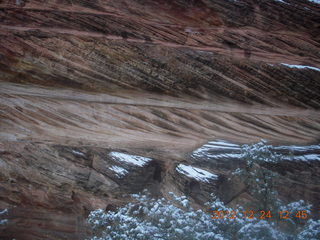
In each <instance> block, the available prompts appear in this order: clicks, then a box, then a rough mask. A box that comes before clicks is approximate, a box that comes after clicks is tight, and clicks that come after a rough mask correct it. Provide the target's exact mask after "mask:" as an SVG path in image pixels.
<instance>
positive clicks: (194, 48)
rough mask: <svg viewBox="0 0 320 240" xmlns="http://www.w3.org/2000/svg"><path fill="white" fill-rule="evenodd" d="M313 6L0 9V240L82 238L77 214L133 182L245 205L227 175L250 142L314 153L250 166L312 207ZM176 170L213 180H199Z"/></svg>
mask: <svg viewBox="0 0 320 240" xmlns="http://www.w3.org/2000/svg"><path fill="white" fill-rule="evenodd" d="M319 9H320V5H319V4H317V3H315V2H311V1H298V0H288V1H285V2H283V1H272V0H264V1H256V0H238V1H231V0H230V1H227V0H217V1H211V0H201V1H185V0H179V1H178V0H177V1H167V0H161V1H149V0H117V1H116V0H114V1H85V0H81V1H78V0H72V1H65V0H61V1H60V0H59V1H42V0H41V1H40V0H39V1H37V0H28V1H13V0H12V1H2V2H0V141H1V142H0V209H8V212H7V213H5V214H4V215H1V216H0V218H1V219H2V218H3V219H8V223H7V224H5V225H0V238H1V239H12V238H16V239H33V240H34V239H35V240H36V239H83V238H85V236H86V234H87V229H86V227H85V222H84V219H85V217H86V216H87V214H88V212H89V211H90V210H93V209H96V208H102V209H106V210H110V209H115V207H116V206H119V205H121V204H123V203H125V202H127V201H130V200H131V198H130V197H129V196H128V194H129V193H133V192H137V191H140V190H142V189H144V188H146V189H149V191H150V192H152V193H153V194H154V195H155V196H167V193H168V192H169V191H173V192H175V193H178V194H189V195H190V196H191V197H192V199H193V204H195V205H197V206H198V207H201V205H202V204H203V202H205V201H206V200H207V199H208V198H209V197H210V194H211V193H216V194H217V195H219V196H220V197H221V198H222V199H223V200H225V201H226V202H230V204H233V203H239V202H241V201H249V200H250V201H253V199H251V196H250V195H249V194H248V193H247V192H246V191H245V190H243V189H242V188H243V186H242V185H241V183H239V185H237V184H235V183H233V182H231V183H230V182H228V180H227V179H228V177H229V175H230V173H231V172H232V171H233V170H234V169H236V168H238V167H241V166H242V165H243V161H241V158H239V155H238V154H239V153H240V152H239V151H240V149H239V147H240V145H241V144H245V143H254V142H257V141H259V140H260V139H266V140H268V141H269V142H270V143H272V144H274V145H307V144H309V145H312V144H313V145H314V146H315V148H309V149H307V148H304V147H302V148H299V147H296V148H294V147H293V148H292V147H291V148H292V149H289V148H286V147H278V149H277V151H278V152H281V153H283V154H287V153H289V152H290V154H292V156H294V157H295V158H296V159H295V161H291V160H292V159H289V160H288V161H284V162H281V163H280V164H279V165H277V166H276V167H274V166H272V165H268V164H267V165H266V166H265V167H269V168H272V169H275V171H277V172H278V173H279V174H280V175H281V178H280V180H281V183H283V184H282V187H281V189H279V192H281V193H282V196H281V197H282V198H283V199H285V200H298V199H301V198H302V199H306V200H309V201H311V202H312V203H314V204H316V203H317V199H319V182H318V179H319V177H318V176H319V159H318V155H319V149H318V148H317V146H319V145H317V144H319V141H320V112H319V108H320V82H319V80H320V45H319V40H320V38H319V36H320V35H319V34H320V32H319V20H320V11H319ZM217 139H223V141H221V140H217ZM213 141H214V142H213ZM226 141H229V142H226ZM203 144H206V145H204V146H203ZM201 146H202V147H201ZM199 147H201V148H200V149H201V150H199ZM301 149H302V150H301ZM114 153H117V154H118V155H117V154H114ZM119 154H126V155H120V156H122V157H123V156H127V157H128V156H129V157H128V158H131V160H132V159H135V160H134V161H136V160H138V159H139V158H135V157H142V158H144V159H148V161H146V162H145V164H141V166H140V165H139V164H138V165H137V164H133V162H132V161H131V162H128V161H123V158H122V160H119V158H118V159H117V157H115V156H119ZM130 156H131V157H130ZM134 156H135V157H134ZM306 156H307V157H306ZM128 158H127V159H128ZM310 159H311V161H309V160H310ZM317 159H318V160H317ZM140 160H141V158H140ZM180 164H183V165H184V166H191V167H193V168H197V169H202V170H203V171H207V172H209V173H211V174H215V175H217V176H218V177H217V179H211V180H210V181H208V182H207V181H198V180H199V178H196V179H194V178H192V177H190V175H188V174H187V175H186V174H181V172H180V173H179V171H177V167H178V166H179V165H180ZM180 166H181V165H180ZM193 170H194V169H193ZM196 171H198V172H199V171H200V170H196ZM200 172H201V171H200ZM202 173H203V172H202ZM292 189H295V190H294V191H292ZM242 190H243V191H242Z"/></svg>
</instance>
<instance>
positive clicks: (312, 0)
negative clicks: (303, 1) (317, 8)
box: [308, 0, 320, 4]
mask: <svg viewBox="0 0 320 240" xmlns="http://www.w3.org/2000/svg"><path fill="white" fill-rule="evenodd" d="M308 1H309V2H313V3H318V4H320V0H308Z"/></svg>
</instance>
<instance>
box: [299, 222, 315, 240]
mask: <svg viewBox="0 0 320 240" xmlns="http://www.w3.org/2000/svg"><path fill="white" fill-rule="evenodd" d="M319 239H320V220H317V221H315V220H312V219H310V220H309V221H308V222H307V224H306V226H305V227H304V229H303V230H302V231H301V232H300V233H299V235H298V237H297V240H319Z"/></svg>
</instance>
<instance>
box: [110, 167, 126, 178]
mask: <svg viewBox="0 0 320 240" xmlns="http://www.w3.org/2000/svg"><path fill="white" fill-rule="evenodd" d="M109 169H110V170H111V171H113V172H115V174H116V175H117V177H123V176H125V175H126V174H127V173H128V171H127V170H126V169H124V168H122V167H119V166H112V167H109Z"/></svg>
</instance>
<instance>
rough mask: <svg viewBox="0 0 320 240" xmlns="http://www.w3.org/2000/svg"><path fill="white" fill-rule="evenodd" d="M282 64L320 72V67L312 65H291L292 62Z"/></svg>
mask: <svg viewBox="0 0 320 240" xmlns="http://www.w3.org/2000/svg"><path fill="white" fill-rule="evenodd" d="M281 65H283V66H286V67H289V68H298V69H311V70H315V71H319V72H320V68H316V67H312V66H305V65H291V64H286V63H281Z"/></svg>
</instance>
